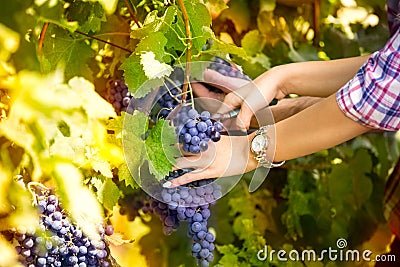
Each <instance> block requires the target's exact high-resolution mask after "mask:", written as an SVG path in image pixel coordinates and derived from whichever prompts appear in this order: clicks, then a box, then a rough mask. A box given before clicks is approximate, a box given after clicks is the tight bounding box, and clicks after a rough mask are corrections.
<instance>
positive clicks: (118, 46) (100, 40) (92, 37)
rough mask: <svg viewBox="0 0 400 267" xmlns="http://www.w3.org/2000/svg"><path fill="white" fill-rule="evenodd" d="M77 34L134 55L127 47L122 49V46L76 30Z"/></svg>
mask: <svg viewBox="0 0 400 267" xmlns="http://www.w3.org/2000/svg"><path fill="white" fill-rule="evenodd" d="M75 32H76V33H78V34H81V35H83V36H86V37H89V38H91V39H94V40H97V41H99V42H103V43H106V44H109V45H111V46H114V47H117V48H119V49H121V50H124V51H125V52H128V53H131V54H132V51H131V50H129V49H127V48H125V47H122V46H120V45H117V44H114V43H111V42H109V41H106V40H103V39H100V38H97V37H96V36H93V35H89V34H86V33H84V32H81V31H78V30H76V31H75Z"/></svg>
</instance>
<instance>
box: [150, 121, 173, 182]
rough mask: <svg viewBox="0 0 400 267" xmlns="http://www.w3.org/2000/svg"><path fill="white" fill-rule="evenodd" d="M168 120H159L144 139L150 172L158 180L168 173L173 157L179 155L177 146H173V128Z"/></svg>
mask: <svg viewBox="0 0 400 267" xmlns="http://www.w3.org/2000/svg"><path fill="white" fill-rule="evenodd" d="M168 122H169V121H166V120H163V119H161V120H159V121H158V122H157V124H156V125H155V126H154V127H153V128H152V129H151V131H150V133H149V136H148V137H147V139H146V141H145V143H146V151H147V156H148V160H149V168H150V172H151V173H152V174H154V175H155V177H156V179H158V180H161V179H162V178H164V177H165V176H166V175H168V173H169V172H170V171H171V170H172V166H173V164H175V157H178V156H179V155H180V154H179V150H178V148H177V147H176V146H174V144H175V143H176V136H175V129H174V127H173V126H170V125H169V123H168Z"/></svg>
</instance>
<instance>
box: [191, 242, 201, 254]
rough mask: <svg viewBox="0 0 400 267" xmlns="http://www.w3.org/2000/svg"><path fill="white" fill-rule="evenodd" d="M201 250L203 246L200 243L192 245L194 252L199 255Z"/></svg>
mask: <svg viewBox="0 0 400 267" xmlns="http://www.w3.org/2000/svg"><path fill="white" fill-rule="evenodd" d="M200 250H201V245H200V244H199V243H194V244H193V245H192V252H195V253H199V252H200Z"/></svg>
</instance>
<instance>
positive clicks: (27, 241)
mask: <svg viewBox="0 0 400 267" xmlns="http://www.w3.org/2000/svg"><path fill="white" fill-rule="evenodd" d="M37 207H38V209H39V213H40V219H39V229H38V230H37V231H36V232H35V233H28V232H27V231H26V230H24V229H22V228H21V229H12V230H11V231H10V233H12V234H13V239H14V240H16V242H17V244H18V245H17V246H16V250H17V252H18V254H19V255H20V262H21V263H22V264H23V265H24V266H28V267H36V266H55V267H59V266H78V267H84V266H98V267H108V266H110V265H111V264H110V261H109V259H108V256H109V249H108V247H107V244H106V243H105V241H104V237H105V235H112V234H113V232H114V228H113V227H112V226H111V225H109V226H106V227H105V228H104V227H103V226H99V234H100V239H99V240H91V239H89V238H88V237H87V236H85V234H83V233H82V230H81V229H80V228H79V227H78V226H77V225H75V224H74V223H73V222H71V221H70V219H69V218H68V216H67V213H66V212H65V211H64V210H63V209H62V207H61V206H60V203H59V200H58V198H57V196H55V195H54V194H45V195H40V196H38V201H37Z"/></svg>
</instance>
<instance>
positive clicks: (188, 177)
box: [169, 169, 216, 188]
mask: <svg viewBox="0 0 400 267" xmlns="http://www.w3.org/2000/svg"><path fill="white" fill-rule="evenodd" d="M215 176H216V175H214V174H213V172H212V170H210V169H206V170H204V171H192V172H189V173H186V174H184V175H182V176H180V177H178V178H175V179H173V180H171V181H169V182H171V185H170V186H169V187H170V188H173V187H177V186H180V185H184V184H188V183H190V182H194V181H198V180H202V179H208V178H214V177H215Z"/></svg>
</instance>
